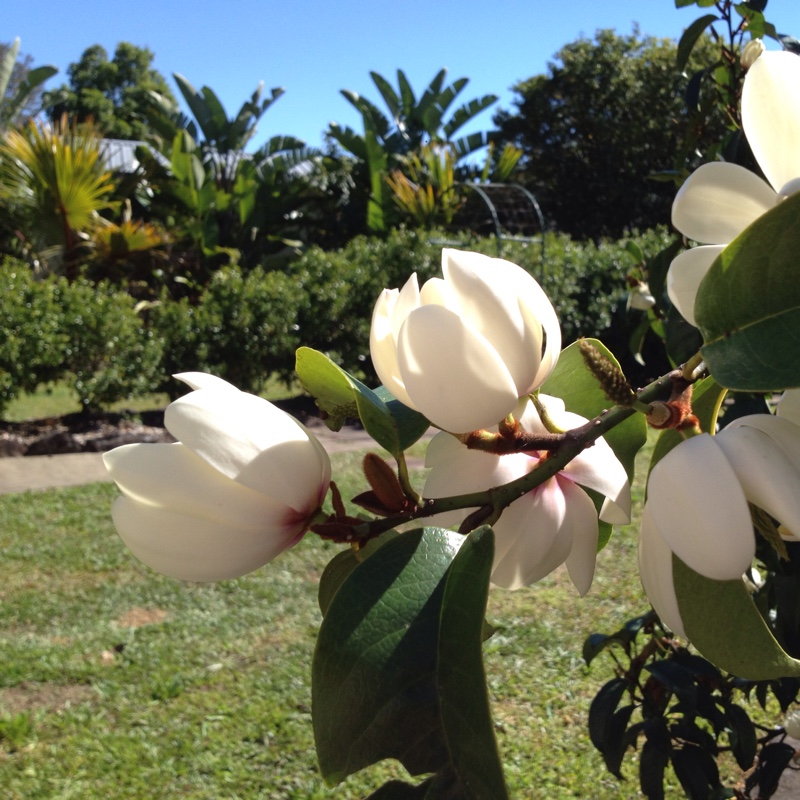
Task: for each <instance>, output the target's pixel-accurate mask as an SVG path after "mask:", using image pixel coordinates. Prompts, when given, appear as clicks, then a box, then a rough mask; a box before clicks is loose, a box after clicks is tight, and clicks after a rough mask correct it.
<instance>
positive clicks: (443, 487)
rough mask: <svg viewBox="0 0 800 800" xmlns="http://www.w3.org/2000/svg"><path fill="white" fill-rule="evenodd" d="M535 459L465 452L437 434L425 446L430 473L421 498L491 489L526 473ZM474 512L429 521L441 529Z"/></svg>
mask: <svg viewBox="0 0 800 800" xmlns="http://www.w3.org/2000/svg"><path fill="white" fill-rule="evenodd" d="M537 463H538V460H537V459H532V458H531V457H529V456H526V455H521V454H512V455H506V456H496V455H493V454H491V453H484V452H481V451H480V450H468V449H467V448H466V447H465V446H464V445H463V444H462V443H461V442H459V441H458V439H456V438H455V437H454V436H451V435H450V434H449V433H439V434H437V435H436V436H434V437H433V439H432V440H431V442H430V443H429V444H428V450H427V453H426V459H425V466H426V467H431V471H430V473H429V474H428V477H427V479H426V481H425V487H424V489H423V492H422V494H423V496H424V497H432V498H438V497H450V496H453V495H460V494H468V493H470V492H480V491H485V490H486V489H491V488H492V487H493V486H500V485H502V484H504V483H508V482H509V481H513V480H515V479H516V478H519V477H521V476H522V475H525V474H527V473H528V472H530V470H531V469H533V467H535V466H536V464H537ZM472 510H474V509H471V508H469V509H461V510H458V511H453V512H448V513H446V514H439V515H437V516H435V517H431V518H430V520H429V521H430V522H431V523H432V524H436V525H440V526H442V527H445V528H447V527H450V526H451V525H455V524H457V523H458V522H460V521H461V520H463V519H464V517H465V516H466V515H467V514H468V513H469V512H470V511H472Z"/></svg>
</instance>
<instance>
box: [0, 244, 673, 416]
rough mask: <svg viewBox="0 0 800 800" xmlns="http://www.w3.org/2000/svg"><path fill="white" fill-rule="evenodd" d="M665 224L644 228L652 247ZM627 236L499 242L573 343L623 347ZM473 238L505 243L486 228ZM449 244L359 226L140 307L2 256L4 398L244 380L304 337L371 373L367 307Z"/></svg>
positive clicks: (263, 375) (290, 354) (424, 269)
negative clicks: (335, 244) (271, 264)
mask: <svg viewBox="0 0 800 800" xmlns="http://www.w3.org/2000/svg"><path fill="white" fill-rule="evenodd" d="M667 238H668V237H667V234H666V233H665V232H663V231H655V232H649V233H648V234H646V235H644V236H642V237H638V238H637V241H638V243H639V245H640V246H641V247H642V249H643V250H644V251H645V252H646V253H649V254H654V253H655V252H657V251H658V250H660V249H661V248H662V247H663V246H664V245H665V244H666V241H667ZM624 244H625V243H624V242H622V243H600V244H598V245H593V244H583V243H581V244H579V243H575V242H572V241H571V240H570V239H569V237H566V236H561V235H552V234H551V235H549V236H548V238H547V242H546V258H545V260H544V262H543V261H542V258H541V250H540V247H539V246H538V245H536V244H523V243H514V242H509V243H505V244H504V246H503V251H502V256H503V257H504V258H507V259H509V260H511V261H514V262H515V263H517V264H520V266H522V267H524V268H525V269H527V270H528V271H529V272H530V273H531V274H532V275H534V277H536V278H537V280H539V282H540V283H541V284H542V286H543V287H544V289H545V291H546V292H547V294H548V295H549V296H550V298H551V299H552V301H553V304H554V305H555V307H556V309H557V311H558V313H559V317H560V319H561V323H562V329H563V333H564V340H565V343H568V342H570V341H572V340H574V339H575V338H577V337H578V336H595V335H596V336H599V337H600V338H603V339H604V340H608V339H609V338H611V339H612V340H614V343H613V345H612V349H615V350H617V349H618V348H619V347H623V348H624V347H625V343H626V340H627V324H626V323H625V322H624V320H622V318H621V315H622V314H623V313H624V308H625V299H626V296H627V288H626V283H625V275H626V273H627V272H628V270H629V269H630V267H631V266H632V262H631V260H630V256H629V255H628V254H627V253H626V251H625V247H624ZM468 247H469V248H470V249H475V250H479V251H481V252H485V253H487V254H489V255H496V254H497V246H496V244H495V242H494V240H492V239H486V240H480V241H477V242H472V243H469V245H468ZM440 260H441V245H438V244H432V243H431V241H430V234H427V233H417V232H414V231H404V230H397V231H394V232H392V233H391V234H390V235H389V236H388V237H387V238H386V239H375V238H368V237H358V238H356V239H354V240H352V241H351V242H350V243H349V244H348V245H347V246H346V247H345V248H343V249H342V250H338V251H334V252H325V251H323V250H321V249H319V248H311V249H309V250H308V251H306V252H305V253H304V254H303V255H302V256H301V257H300V258H298V259H297V260H295V261H294V262H292V263H290V264H289V265H288V266H287V267H286V268H285V269H284V270H282V271H273V272H264V271H262V270H261V268H257V269H255V270H252V271H249V272H243V271H242V270H241V269H240V268H238V267H235V266H234V267H225V268H223V269H220V270H218V271H217V272H216V273H215V274H214V276H213V277H212V279H211V281H210V282H209V284H208V285H207V286H206V287H205V289H204V290H203V291H202V293H201V294H200V296H199V298H198V300H197V302H196V303H194V304H190V303H189V302H188V301H187V300H186V299H183V300H180V301H176V300H171V299H168V298H167V297H166V296H165V297H164V298H162V300H161V301H160V302H158V303H154V304H152V305H150V306H149V307H147V308H145V309H142V308H139V307H137V306H136V305H135V301H134V300H133V299H131V298H130V297H129V296H128V295H127V294H126V293H125V292H124V291H122V290H120V289H115V288H113V287H112V286H111V285H109V284H107V283H105V282H102V283H99V284H94V283H90V282H89V281H87V280H83V279H81V280H78V281H76V282H74V283H67V282H66V281H65V280H64V279H59V278H48V279H45V280H34V279H33V277H32V275H31V274H30V271H29V270H28V268H27V267H25V266H24V265H22V264H20V263H18V262H15V261H13V260H9V261H6V262H4V263H3V264H2V266H1V267H0V326H2V331H3V333H4V337H3V339H2V340H0V409H2V406H3V405H4V404H5V403H7V402H8V401H9V400H10V399H11V398H12V397H14V396H15V395H16V394H17V393H18V392H20V391H21V390H28V391H30V390H33V389H35V388H36V386H37V385H39V384H41V383H46V382H48V381H53V380H66V381H67V382H68V383H69V384H70V385H71V386H73V387H74V388H75V390H76V391H77V392H78V395H79V397H80V398H81V402H82V403H83V404H84V406H85V407H87V408H92V407H97V406H102V405H104V404H106V403H109V402H112V401H115V400H119V399H122V398H124V397H127V396H130V395H135V394H140V393H144V392H148V391H153V390H155V389H167V390H168V391H169V390H170V389H172V390H174V389H175V388H176V387H175V385H174V383H170V382H168V376H169V375H171V374H173V373H175V372H181V371H187V370H203V371H208V372H213V373H214V374H217V375H220V376H221V377H224V378H226V379H227V380H230V381H231V382H232V383H234V384H235V385H237V386H239V387H240V388H242V389H245V390H247V391H259V390H260V389H262V388H263V385H264V383H265V382H266V380H267V379H268V378H269V377H271V376H278V377H281V378H284V379H287V380H288V379H289V378H290V376H291V374H292V371H293V368H294V353H295V350H296V349H297V347H299V346H300V345H307V346H310V347H314V348H315V349H318V350H321V351H323V352H326V353H328V354H329V355H330V356H331V357H332V358H334V359H336V360H337V362H338V363H340V364H341V365H342V366H343V367H344V368H345V369H347V370H349V371H351V372H355V373H357V374H359V373H361V374H364V375H366V376H367V378H370V377H371V366H370V364H369V358H368V341H369V325H370V318H371V314H372V308H373V305H374V303H375V300H376V298H377V297H378V295H379V293H380V292H381V290H382V289H383V288H384V287H400V286H402V285H403V283H404V282H405V281H406V280H407V279H408V276H409V275H410V274H411V273H412V272H414V271H416V272H417V273H418V275H419V279H420V282H422V281H424V280H426V279H427V278H428V277H430V276H432V275H434V274H436V273H437V272H438V270H439V264H440Z"/></svg>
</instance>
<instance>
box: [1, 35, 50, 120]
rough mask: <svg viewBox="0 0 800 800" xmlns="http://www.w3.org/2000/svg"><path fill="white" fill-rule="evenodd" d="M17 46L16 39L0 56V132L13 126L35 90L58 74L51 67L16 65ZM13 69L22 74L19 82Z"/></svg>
mask: <svg viewBox="0 0 800 800" xmlns="http://www.w3.org/2000/svg"><path fill="white" fill-rule="evenodd" d="M19 44H20V42H19V37H17V38H16V39H14V41H13V42H12V43H11V45H9V46H8V47H7V48H6V49H5V52H3V53H2V55H0V131H3V130H5V129H6V128H8V127H10V126H11V125H13V124H14V122H15V121H16V120H17V118H18V117H19V116H20V114H22V113H23V110H24V109H25V104H26V103H27V101H28V100H29V99H30V98H31V96H32V95H34V93H35V92H36V90H37V89H38V88H39V87H40V86H41V85H42V84H43V83H44V82H45V81H46V80H47V79H48V78H51V77H52V76H53V75H55V74H56V72H58V70H57V69H56V68H55V67H51V66H45V67H36V68H35V69H31V70H27V69H26V68H25V64H24V63H23V64H20V65H18V64H17V56H18V55H19ZM15 67H16V68H17V72H19V71H20V69H21V70H22V72H23V74H22V75H21V80H18V81H16V80H15V78H16V76H15ZM34 96H35V95H34Z"/></svg>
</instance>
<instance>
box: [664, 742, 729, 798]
mask: <svg viewBox="0 0 800 800" xmlns="http://www.w3.org/2000/svg"><path fill="white" fill-rule="evenodd" d="M672 768H673V769H674V770H675V775H676V776H677V778H678V780H679V781H680V783H681V786H682V787H683V791H684V792H686V796H687V797H688V798H689V800H708V798H709V797H711V796H712V795H711V791H712V790H713V789H715V788H716V787H717V786H719V770H718V769H717V764H716V762H715V761H714V757H713V756H712V755H711V753H709V752H708V751H707V750H704V749H703V748H701V747H683V748H681V749H680V750H674V751H673V753H672Z"/></svg>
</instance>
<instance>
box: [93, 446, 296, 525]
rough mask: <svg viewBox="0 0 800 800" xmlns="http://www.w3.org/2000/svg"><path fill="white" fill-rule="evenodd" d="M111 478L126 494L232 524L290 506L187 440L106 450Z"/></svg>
mask: <svg viewBox="0 0 800 800" xmlns="http://www.w3.org/2000/svg"><path fill="white" fill-rule="evenodd" d="M103 461H104V463H105V465H106V468H107V469H108V472H109V474H110V475H111V477H112V478H113V479H114V480H115V481H116V483H117V485H118V486H119V488H120V489H121V491H122V492H123V493H124V494H126V495H127V496H128V497H130V498H132V499H134V500H137V501H139V502H141V503H145V504H147V505H152V506H157V507H160V508H168V509H171V510H172V511H175V512H178V513H182V514H188V515H190V516H194V517H200V518H203V519H208V520H214V521H216V522H218V523H220V524H228V525H232V526H234V527H245V528H247V527H252V528H259V527H264V526H266V525H270V524H275V523H276V522H277V521H279V520H281V519H283V518H284V517H285V516H286V515H287V513H288V511H289V508H288V506H286V505H284V504H283V503H280V502H278V501H276V500H271V499H269V498H267V497H265V496H264V495H263V494H261V493H260V492H254V491H253V490H252V489H248V488H247V487H246V486H242V485H241V484H240V483H237V482H236V481H234V480H231V479H230V478H228V477H226V476H225V475H223V474H222V473H221V472H218V471H217V470H215V469H214V468H213V467H212V466H210V465H209V464H208V463H207V462H205V461H204V460H203V459H202V458H200V457H199V456H197V455H195V454H194V453H193V452H192V451H191V450H189V448H188V447H186V446H185V445H183V444H180V443H177V444H129V445H124V446H122V447H117V448H116V449H114V450H111V451H109V452H108V453H105V454H104V456H103Z"/></svg>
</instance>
